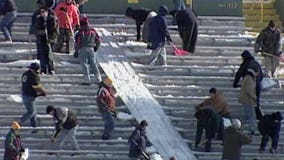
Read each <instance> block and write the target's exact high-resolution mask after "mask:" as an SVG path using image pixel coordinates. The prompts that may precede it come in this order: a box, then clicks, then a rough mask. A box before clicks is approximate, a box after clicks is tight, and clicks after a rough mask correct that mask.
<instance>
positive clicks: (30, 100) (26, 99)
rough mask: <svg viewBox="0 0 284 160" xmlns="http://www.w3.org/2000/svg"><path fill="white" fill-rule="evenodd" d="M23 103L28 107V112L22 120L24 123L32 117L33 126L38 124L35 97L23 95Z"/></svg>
mask: <svg viewBox="0 0 284 160" xmlns="http://www.w3.org/2000/svg"><path fill="white" fill-rule="evenodd" d="M22 99H23V103H24V105H25V107H26V109H27V112H26V113H25V114H24V115H23V116H22V118H21V120H20V122H21V123H22V124H23V123H24V122H25V121H26V120H28V119H30V122H31V126H32V127H36V126H37V118H36V115H37V111H36V108H35V97H32V96H24V95H22Z"/></svg>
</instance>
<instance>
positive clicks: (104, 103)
mask: <svg viewBox="0 0 284 160" xmlns="http://www.w3.org/2000/svg"><path fill="white" fill-rule="evenodd" d="M96 101H97V104H98V108H99V112H100V113H102V112H106V111H108V110H110V111H114V110H115V97H114V94H113V93H112V91H111V87H109V86H107V85H106V84H104V83H103V82H102V83H101V84H100V86H99V90H98V92H97V99H96Z"/></svg>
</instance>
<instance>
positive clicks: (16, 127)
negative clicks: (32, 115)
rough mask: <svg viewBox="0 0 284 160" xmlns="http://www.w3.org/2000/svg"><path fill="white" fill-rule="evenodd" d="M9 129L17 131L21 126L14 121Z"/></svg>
mask: <svg viewBox="0 0 284 160" xmlns="http://www.w3.org/2000/svg"><path fill="white" fill-rule="evenodd" d="M11 128H13V129H14V130H19V129H20V128H21V125H20V124H19V122H16V121H14V122H13V123H12V125H11Z"/></svg>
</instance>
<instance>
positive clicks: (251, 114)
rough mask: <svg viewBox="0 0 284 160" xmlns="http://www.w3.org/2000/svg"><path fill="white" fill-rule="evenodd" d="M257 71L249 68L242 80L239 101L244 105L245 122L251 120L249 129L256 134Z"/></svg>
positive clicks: (252, 133)
mask: <svg viewBox="0 0 284 160" xmlns="http://www.w3.org/2000/svg"><path fill="white" fill-rule="evenodd" d="M255 86H256V73H255V71H254V70H253V69H248V71H247V73H246V75H245V77H244V79H243V80H242V84H241V90H240V96H239V103H240V104H242V105H243V108H244V119H243V121H244V122H245V121H246V120H248V122H249V130H250V134H251V135H254V134H255V129H256V126H255V125H256V124H255V123H256V115H255V109H254V107H256V99H257V97H256V93H255Z"/></svg>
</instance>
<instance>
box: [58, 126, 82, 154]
mask: <svg viewBox="0 0 284 160" xmlns="http://www.w3.org/2000/svg"><path fill="white" fill-rule="evenodd" d="M78 127H79V126H78V125H77V126H75V127H73V128H71V129H70V130H66V129H64V128H63V129H62V130H61V132H60V135H59V137H58V142H57V143H59V144H57V147H58V146H59V149H60V150H62V147H63V145H64V143H65V141H66V140H69V141H68V142H69V143H71V145H72V147H73V148H72V149H73V150H80V148H79V145H78V142H77V140H76V137H75V135H76V133H77V130H78Z"/></svg>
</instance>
